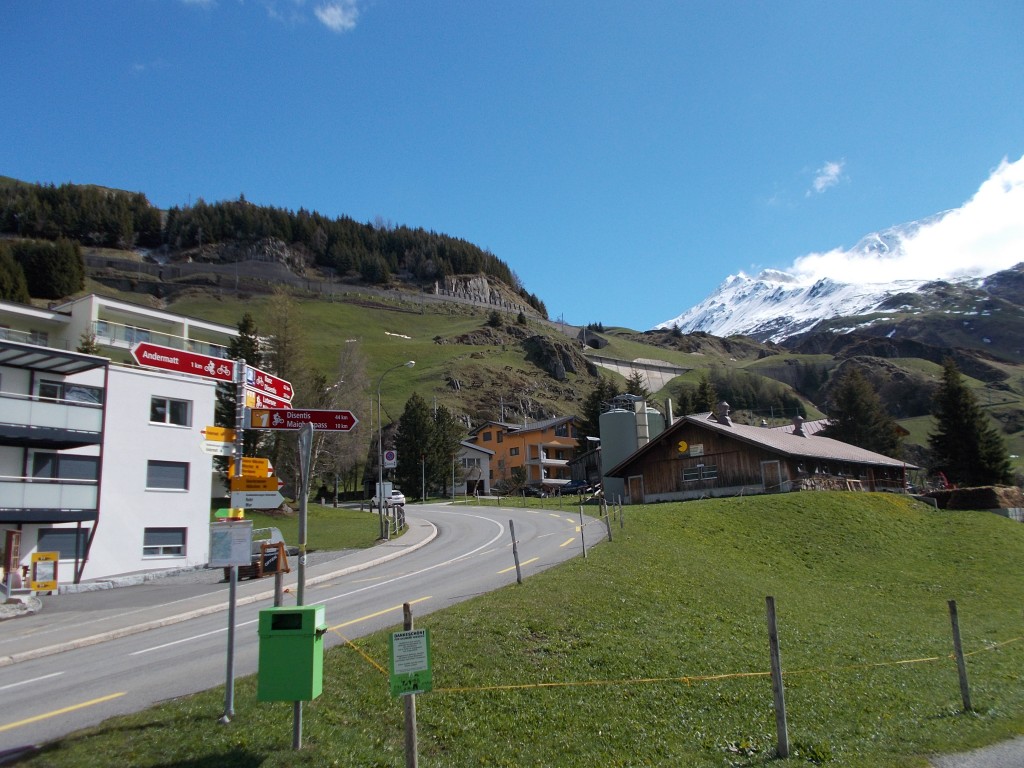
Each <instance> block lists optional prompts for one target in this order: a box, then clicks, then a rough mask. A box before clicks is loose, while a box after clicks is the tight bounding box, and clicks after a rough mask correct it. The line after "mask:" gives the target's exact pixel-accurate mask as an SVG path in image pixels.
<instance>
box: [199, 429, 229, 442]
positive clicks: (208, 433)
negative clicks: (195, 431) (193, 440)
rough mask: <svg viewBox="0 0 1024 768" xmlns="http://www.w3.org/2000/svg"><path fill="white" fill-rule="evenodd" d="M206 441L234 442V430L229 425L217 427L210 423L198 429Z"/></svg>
mask: <svg viewBox="0 0 1024 768" xmlns="http://www.w3.org/2000/svg"><path fill="white" fill-rule="evenodd" d="M199 434H201V435H202V436H203V437H204V438H205V439H206V441H207V442H210V443H233V442H235V430H233V429H231V427H218V426H214V425H210V426H208V427H203V428H202V429H201V430H199Z"/></svg>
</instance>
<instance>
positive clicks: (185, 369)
mask: <svg viewBox="0 0 1024 768" xmlns="http://www.w3.org/2000/svg"><path fill="white" fill-rule="evenodd" d="M132 357H134V358H135V362H137V363H138V364H139V365H142V366H145V367H146V368H160V369H162V370H165V371H176V372H178V373H191V374H192V375H193V376H203V377H204V378H207V379H216V380H217V381H234V380H235V363H234V362H233V361H232V360H225V359H223V358H220V357H211V356H210V355H200V354H197V353H195V352H185V351H184V350H181V349H174V347H161V346H160V345H159V344H150V343H149V342H148V341H143V342H140V343H138V344H136V345H135V346H134V347H132Z"/></svg>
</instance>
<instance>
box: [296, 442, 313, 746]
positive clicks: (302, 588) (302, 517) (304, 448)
mask: <svg viewBox="0 0 1024 768" xmlns="http://www.w3.org/2000/svg"><path fill="white" fill-rule="evenodd" d="M312 452H313V425H312V424H303V425H302V427H301V428H300V429H299V489H298V490H299V573H298V582H299V583H298V589H297V590H296V595H295V598H296V599H295V603H296V605H304V604H305V599H306V518H307V515H308V514H309V462H310V459H311V458H312ZM292 749H302V702H301V701H296V702H295V715H294V722H293V723H292Z"/></svg>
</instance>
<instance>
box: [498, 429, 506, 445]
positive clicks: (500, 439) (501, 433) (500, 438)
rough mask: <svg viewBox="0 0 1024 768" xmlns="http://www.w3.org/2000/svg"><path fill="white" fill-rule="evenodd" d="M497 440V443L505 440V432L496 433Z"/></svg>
mask: <svg viewBox="0 0 1024 768" xmlns="http://www.w3.org/2000/svg"><path fill="white" fill-rule="evenodd" d="M498 442H499V443H503V442H505V433H504V432H499V433H498Z"/></svg>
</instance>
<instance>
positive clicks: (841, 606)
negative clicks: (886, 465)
mask: <svg viewBox="0 0 1024 768" xmlns="http://www.w3.org/2000/svg"><path fill="white" fill-rule="evenodd" d="M615 533H616V536H615V540H614V542H612V543H605V544H603V545H601V546H599V547H597V548H595V549H593V550H592V551H591V552H590V556H589V558H587V559H586V560H583V559H579V558H578V559H576V560H574V561H572V562H570V563H567V564H565V565H563V566H561V567H559V568H556V569H552V570H549V571H545V572H544V573H541V574H538V575H536V576H533V577H531V578H529V579H527V581H526V582H525V583H524V584H523V585H521V586H514V587H509V588H506V589H503V590H501V591H499V592H496V593H493V594H489V595H486V596H483V597H480V598H477V599H473V600H470V601H467V602H464V603H461V604H459V605H457V606H455V607H453V608H450V609H447V610H445V611H441V612H438V613H435V614H430V615H428V616H424V617H421V618H419V619H418V620H417V626H418V627H429V628H430V631H431V638H432V653H433V664H434V686H435V690H434V691H433V692H432V693H430V694H426V695H421V696H420V697H419V698H418V720H419V743H420V756H421V758H420V759H421V764H422V765H425V766H453V767H454V766H468V765H474V766H687V767H688V768H703V767H705V766H707V767H709V768H710V767H711V766H716V767H720V766H768V765H772V766H776V765H777V766H783V765H786V766H788V765H807V764H826V765H835V766H844V767H849V768H869V767H870V768H897V767H900V768H905V767H908V766H924V765H926V762H925V759H924V757H923V756H924V755H927V754H933V753H942V752H950V751H955V750H960V749H964V748H968V747H971V746H976V745H980V744H985V743H990V742H993V741H996V740H1000V739H1003V738H1007V737H1010V736H1013V735H1018V734H1020V733H1022V732H1024V685H1022V683H1024V681H1022V679H1021V678H1022V669H1024V640H1022V638H1021V635H1022V622H1021V609H1020V606H1021V604H1022V598H1024V527H1022V526H1021V525H1020V524H1019V523H1014V522H1011V521H1009V520H1006V519H1004V518H1000V517H998V516H996V515H993V514H990V513H984V512H973V513H972V512H956V513H948V512H947V513H940V512H936V511H933V510H930V509H927V508H925V507H924V506H923V505H919V504H916V503H914V502H913V501H911V500H909V499H907V498H904V497H899V496H895V495H889V494H864V493H857V494H853V493H850V494H846V493H800V494H786V495H780V496H773V497H758V498H742V499H717V500H708V501H701V502H690V503H686V504H662V505H654V506H649V507H627V515H626V525H625V528H624V529H622V530H616V532H615ZM766 595H772V596H774V597H775V600H776V604H777V608H778V617H779V633H780V641H781V649H782V662H783V669H784V672H785V685H786V697H787V705H788V711H789V734H790V740H791V743H792V756H791V757H790V758H789V759H788V760H778V759H776V758H775V755H774V748H775V732H774V729H775V726H774V716H773V711H772V693H771V682H770V678H769V677H768V676H767V671H768V669H769V658H768V641H767V636H766V622H765V596H766ZM948 599H956V600H957V602H958V607H959V615H960V627H961V632H962V635H963V642H964V647H965V651H966V652H967V653H969V654H970V655H969V656H968V661H967V665H968V675H969V677H970V680H971V683H972V696H973V699H974V705H975V708H976V711H975V712H973V713H964V712H962V711H961V704H960V693H959V688H958V684H957V673H956V668H955V664H954V662H953V661H952V659H951V658H950V653H951V649H952V641H951V635H950V628H949V626H950V625H949V617H948V609H947V605H946V601H947V600H948ZM358 645H359V652H356V650H354V649H353V648H351V647H340V648H338V649H335V650H332V651H331V652H329V653H328V654H327V658H326V659H325V663H324V681H325V684H324V687H325V693H324V694H323V696H321V697H320V698H319V699H318V700H317V701H315V702H312V703H310V704H308V705H307V707H306V710H305V721H304V743H305V747H304V749H303V750H302V751H301V752H298V753H296V752H292V751H291V750H290V744H291V706H290V705H288V704H285V703H276V704H268V703H259V702H257V701H256V700H255V680H254V679H253V678H250V679H246V680H244V681H241V682H240V683H239V685H238V686H237V689H236V707H237V711H238V713H239V716H238V717H237V719H236V720H235V721H234V722H232V723H231V724H230V725H228V726H221V725H218V724H217V722H216V721H217V718H218V717H219V715H220V712H221V709H222V706H221V705H222V699H223V695H222V692H221V691H218V690H217V689H214V690H211V691H208V692H205V693H203V694H199V695H196V696H190V697H187V698H184V699H181V700H178V701H172V702H168V703H166V704H163V705H161V706H159V707H156V708H153V709H151V710H148V711H146V712H142V713H139V714H137V715H134V716H131V717H126V718H118V719H115V720H111V721H108V722H106V723H104V724H103V725H101V726H99V727H97V728H94V729H91V730H89V731H84V732H82V733H79V734H76V735H73V736H70V737H68V738H66V739H63V740H62V741H60V742H57V743H55V744H53V745H50V746H48V747H47V748H46V749H45V750H44V751H43V752H42V753H40V754H38V755H37V756H36V757H34V758H33V759H32V760H29V761H27V762H26V763H25V764H26V765H33V766H76V767H80V766H94V765H95V766H108V765H115V764H116V765H131V766H170V765H176V766H180V765H185V766H195V767H199V766H218V767H219V768H233V767H235V766H239V767H240V766H252V765H261V766H300V765H301V766H401V765H404V757H403V752H402V707H401V703H400V702H399V701H398V700H396V699H392V698H391V697H390V696H389V695H388V690H387V679H386V677H385V676H384V675H382V674H381V672H380V671H379V670H378V669H377V668H375V666H374V665H372V664H370V663H368V661H367V657H369V658H370V659H374V660H376V662H377V664H379V665H380V666H382V667H386V666H387V651H386V649H387V634H386V633H378V634H375V635H372V636H368V637H366V638H363V639H361V640H359V641H358Z"/></svg>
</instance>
